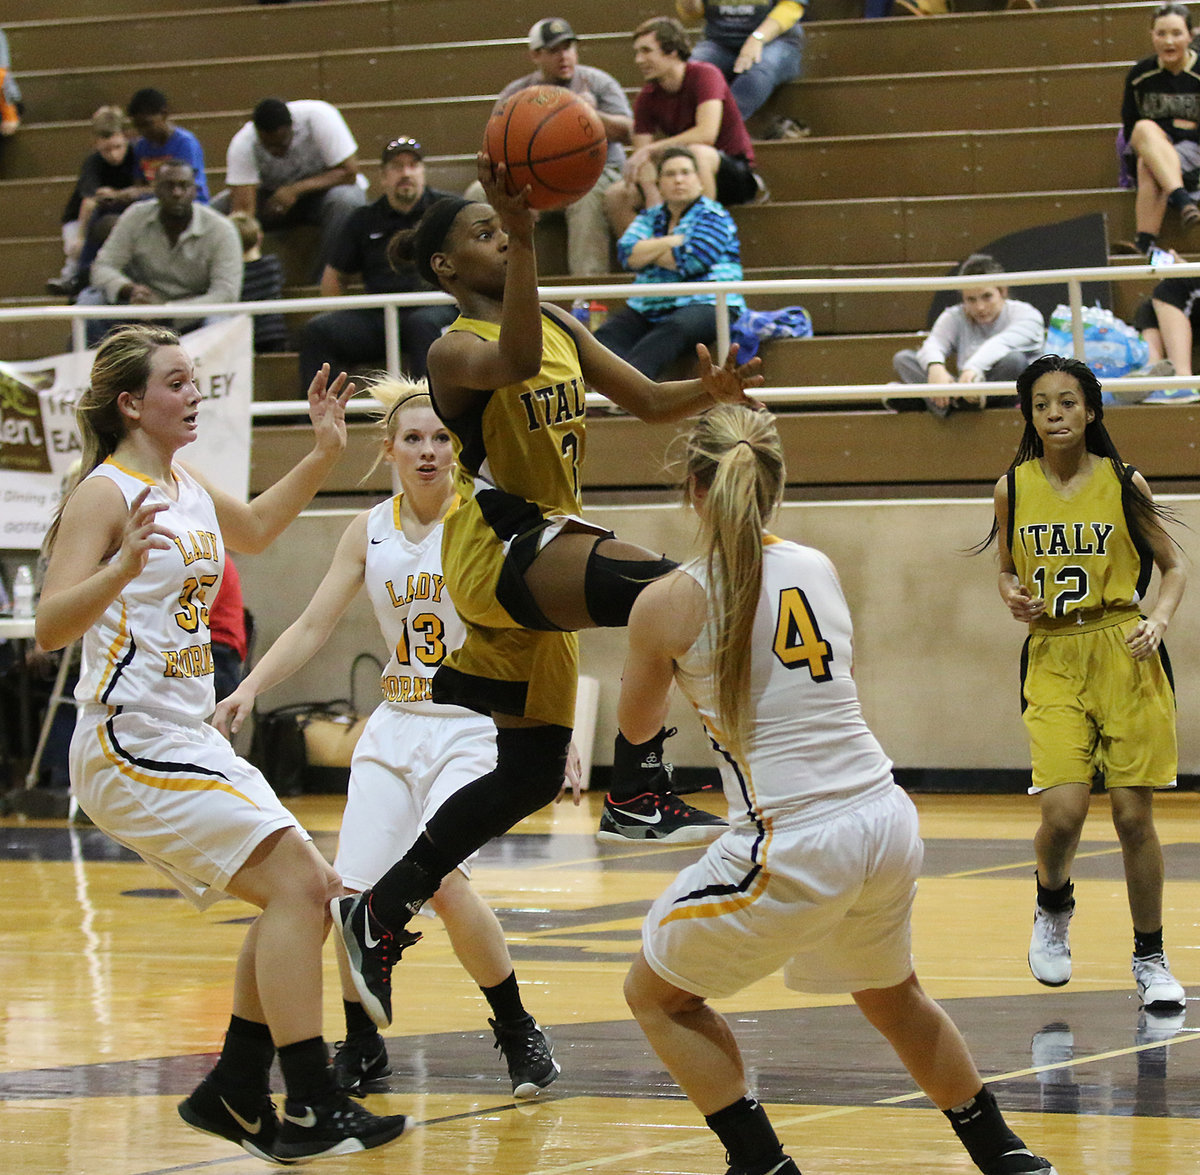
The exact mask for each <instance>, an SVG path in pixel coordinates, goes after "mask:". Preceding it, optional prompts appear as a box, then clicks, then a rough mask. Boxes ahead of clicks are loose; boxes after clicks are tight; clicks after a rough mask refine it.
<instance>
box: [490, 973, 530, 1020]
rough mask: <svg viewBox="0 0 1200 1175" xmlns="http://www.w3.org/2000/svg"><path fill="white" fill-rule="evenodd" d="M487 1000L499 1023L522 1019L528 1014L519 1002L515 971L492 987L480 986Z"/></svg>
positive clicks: (519, 994)
mask: <svg viewBox="0 0 1200 1175" xmlns="http://www.w3.org/2000/svg"><path fill="white" fill-rule="evenodd" d="M479 990H480V991H481V992H483V994H484V997H485V998H486V999H487V1002H488V1003H489V1004H490V1005H491V1008H492V1013H493V1015H494V1016H495V1017H496V1021H497V1023H499V1024H511V1023H513V1021H515V1020H523V1019H524V1018H525V1017H526V1016H528V1015H529V1013H528V1012H527V1011H525V1005H524V1004H523V1003H521V989H520V987H519V986H518V984H517V973H516V972H515V971H510V972H509V973H508V978H507V979H502V980H501V981H500V982H499V983H497V984H496V985H495V986H493V987H480V989H479Z"/></svg>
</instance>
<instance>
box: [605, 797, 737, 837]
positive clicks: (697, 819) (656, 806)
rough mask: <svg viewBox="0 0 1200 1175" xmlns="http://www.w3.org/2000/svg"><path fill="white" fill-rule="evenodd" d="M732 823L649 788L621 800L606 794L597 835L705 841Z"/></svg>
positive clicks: (677, 798)
mask: <svg viewBox="0 0 1200 1175" xmlns="http://www.w3.org/2000/svg"><path fill="white" fill-rule="evenodd" d="M728 827H729V825H728V824H726V822H725V821H724V820H722V819H721V817H720V816H714V815H712V813H711V812H705V811H703V810H702V809H700V808H693V807H692V805H691V804H689V803H686V802H685V801H684V800H681V799H680V798H679V797H678V796H676V795H673V794H672V793H670V792H666V793H665V794H662V795H660V794H658V793H656V792H646V793H645V794H644V795H640V796H634V797H633V798H632V799H630V800H620V801H619V802H614V801H613V799H612V797H611V796H605V797H604V811H603V812H601V814H600V827H599V829H598V830H597V832H596V839H597V840H618V841H619V840H661V841H667V842H669V843H671V844H682V843H686V842H689V841H691V842H695V843H697V844H702V843H704V842H706V841H710V840H715V839H716V838H717V837H718V836H720V835H721V833H722V832H724V831H725V829H726V828H728Z"/></svg>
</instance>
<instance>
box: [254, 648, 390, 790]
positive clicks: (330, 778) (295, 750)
mask: <svg viewBox="0 0 1200 1175" xmlns="http://www.w3.org/2000/svg"><path fill="white" fill-rule="evenodd" d="M364 664H365V665H369V666H371V668H372V669H373V671H374V674H375V676H374V681H375V682H378V680H379V677H380V675H381V674H382V673H383V666H382V665H381V664H380V662H379V659H378V658H377V657H375V656H374V655H373V654H371V653H359V655H358V656H357V657H355V658H354V661H353V662H352V663H351V667H350V696H349V697H348V698H338V699H335V700H333V701H328V702H297V703H294V704H293V705H290V706H280V707H279V708H278V709H276V710H269V711H267V712H266V713H265V714H259V713H257V712H256V713H255V717H254V735H253V737H252V739H251V742H250V756H249V757H250V762H251V763H253V764H254V765H255V766H256V767H257V768H258V769H259V770H260V771H261V772H262V773H263V775H264V776H265V777H266V779H267V782H268V783H269V784H270V785H271V787H272V788H273V789H274V790H275V794H276V795H280V796H298V795H304V794H318V795H328V794H335V793H339V792H341V793H344V792H345V791H346V790H347V788H348V787H349V784H350V759H351V757H352V756H353V754H354V748H355V746H356V745H357V744H358V738H359V735H360V734H362V729H363V727H364V726H365V725H366V722H367V718H368V717H369V716H370V709H371V708H367V709H360V708H359V707H358V706H357V705H356V702H355V696H356V695H355V689H354V684H355V682H356V681H357V679H358V670H359V667H360V665H364ZM376 688H377V687H376ZM372 708H373V707H372Z"/></svg>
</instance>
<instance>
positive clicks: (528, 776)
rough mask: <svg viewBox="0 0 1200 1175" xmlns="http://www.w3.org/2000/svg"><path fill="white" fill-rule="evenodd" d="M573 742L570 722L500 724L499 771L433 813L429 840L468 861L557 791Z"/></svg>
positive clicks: (551, 798)
mask: <svg viewBox="0 0 1200 1175" xmlns="http://www.w3.org/2000/svg"><path fill="white" fill-rule="evenodd" d="M570 745H571V731H570V728H569V727H566V726H503V727H500V728H499V729H498V730H497V731H496V768H495V770H494V771H491V772H489V773H488V774H487V775H485V776H484V777H483V778H482V779H477V780H475V782H474V783H468V784H467V786H466V787H464V788H460V789H459V790H458V791H457V792H455V793H454V795H453V796H451V797H450V798H449V799H448V800H447V801H446V802H445V803H444V804H443V805H442V806H441V807H440V808H439V809H438V810H437V811H436V812H435V813H434V814H433V816H432V817H431V818H430V820H429V823H428V824H427V825H426V833H427V835H428V837H429V839H430V840H431V841H432V842H433V843H434V844H435V845H437V846H438V848H439V849H441V850H443V851H446V850H449V851H451V852H452V855H453V856H454V857H455V858H456V860H459V861H465V860H466V858H467V857H469V856H470V855H471V853H473V852H475V850H476V849H478V848H481V847H482V846H483V845H485V844H487V842H488V841H490V840H492V839H493V838H495V837H497V836H502V835H503V834H504V833H506V832H507V831H508V830H509V829H510V828H512V826H513V825H514V824H517V823H519V822H520V821H522V820H524V819H525V817H526V816H529V815H531V814H532V813H534V812H536V811H537V810H538V809H539V808H544V807H545V806H546V805H547V804H548V803H550V802H551V801H552V800H553V799H554V798H555V797H556V796H557V795H558V793H559V790H560V789H561V787H562V783H563V776H564V775H565V773H566V769H567V748H568V747H569V746H570Z"/></svg>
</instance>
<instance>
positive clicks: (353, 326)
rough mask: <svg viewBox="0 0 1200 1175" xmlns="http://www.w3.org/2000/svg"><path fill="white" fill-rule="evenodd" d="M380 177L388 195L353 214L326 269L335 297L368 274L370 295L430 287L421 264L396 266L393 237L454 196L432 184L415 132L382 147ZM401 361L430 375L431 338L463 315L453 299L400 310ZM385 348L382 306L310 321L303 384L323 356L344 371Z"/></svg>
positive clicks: (375, 360) (374, 360) (325, 291)
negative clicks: (391, 253) (421, 272)
mask: <svg viewBox="0 0 1200 1175" xmlns="http://www.w3.org/2000/svg"><path fill="white" fill-rule="evenodd" d="M381 163H382V165H383V166H382V168H381V170H380V173H379V182H380V185H381V186H382V188H383V195H382V196H380V197H379V199H378V200H376V201H375V202H374V203H372V204H368V205H367V206H366V207H364V208H359V209H356V210H355V211H354V212H352V213H351V214H350V217H349V219H348V220H347V221H346V224H345V226H344V227H343V229H342V232H341V234H340V235H339V236H338V238H337V240H336V242H335V243H334V247H333V250H332V252H331V254H330V257H329V262H328V264H327V265H326V266H325V270H324V272H323V273H322V275H321V294H322V295H323V296H324V297H326V298H335V297H337V296H339V295H341V294H345V293H346V292H347V288H346V287H347V286H348V285H349V283H350V280H351V279H352V278H354V277H355V276H357V275H361V276H362V282H363V288H364V290H365V291H366V293H368V294H400V293H409V292H415V291H417V290H428V289H430V288H431V287H430V286H429V285H427V284H426V283H425V282H424V281H423V280H422V279H421V277H420V275H419V274H418V273H417V270H416V267H415V266H413V265H410V264H402V265H401V266H400V267H399V268H394V267H393V265H392V264H391V263H390V261H389V259H388V249H387V246H388V242H389V241H390V240H391V239H392V237H394V236H395V235H396V233H398V232H399V231H400V230H401V229H408V228H413V227H415V226H416V224H417V222H418V221H420V219H421V217H422V216H424V215H425V210H426V209H427V208H429V207H430V206H431V205H432V204H433V203H434V202H435V201H437V200H440V199H441V198H442V197H443V196H446V195H448V193H446V192H439V191H437V190H436V189H435V188H429V187H426V186H425V162H424V152H423V150H422V148H421V144H420V143H418V142H417V141H416V139H409V138H399V139H393V140H392V142H390V143H388V145H387V146H386V147H384V149H383V155H382V157H381ZM399 316H400V361H401V363H402V364H403V366H404V368H405V369H406V370H407V371H408V372H409V373H410V374H411V375H412V376H413V378H414V379H419V378H421V377H422V376H423V375H424V374H425V354H426V352H427V351H428V350H429V345H430V343H432V342H433V340H434V339H436V338H437V337H438V335H440V334H441V333H442V331H443V330H444V329H445V328H446V327H447V326H449V325H450V323H452V322H453V321H454V319H455V318H457V317H458V313H457V311H456V310H455V308H454V307H453V306H410V307H402V308H401V309H400V310H399ZM385 352H386V343H385V339H384V325H383V309H382V308H381V307H374V308H369V309H362V310H332V311H330V312H329V313H327V314H318V315H317V316H316V317H315V318H312V319H310V320H309V321H308V322H307V323H306V324H305V326H304V331H303V334H302V336H301V342H300V387H301V388H307V387H308V385H309V383H310V382H311V381H312V377H313V375H314V374H315V373H316V371H317V369H318V368H319V367H320V366H321V364H322V363H328V364H329V365H330V367H331V368H333V369H335V370H338V371H349V370H352V369H353V368H355V367H364V366H368V367H369V366H375V367H379V366H381V365H382V364H383V362H384V358H385Z"/></svg>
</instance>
